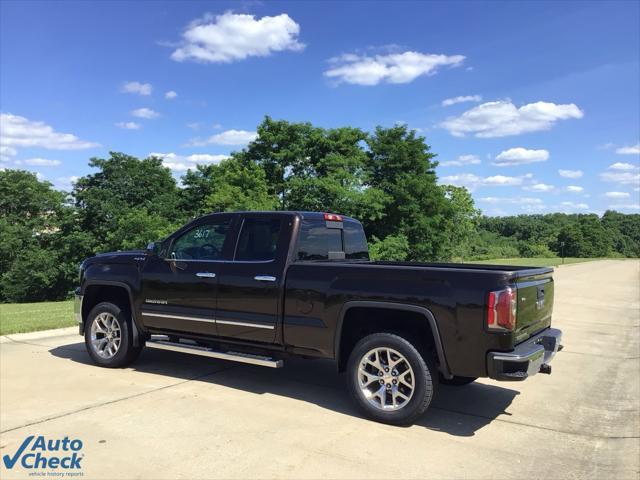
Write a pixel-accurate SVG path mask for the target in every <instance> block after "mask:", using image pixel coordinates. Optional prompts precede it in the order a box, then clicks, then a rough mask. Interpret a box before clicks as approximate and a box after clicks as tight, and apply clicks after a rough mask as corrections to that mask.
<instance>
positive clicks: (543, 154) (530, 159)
mask: <svg viewBox="0 0 640 480" xmlns="http://www.w3.org/2000/svg"><path fill="white" fill-rule="evenodd" d="M548 159H549V152H548V151H547V150H529V149H526V148H522V147H515V148H510V149H509V150H504V151H503V152H500V154H499V155H498V156H497V157H496V160H495V161H494V162H493V165H496V166H498V167H509V166H513V165H524V164H527V163H535V162H545V161H546V160H548Z"/></svg>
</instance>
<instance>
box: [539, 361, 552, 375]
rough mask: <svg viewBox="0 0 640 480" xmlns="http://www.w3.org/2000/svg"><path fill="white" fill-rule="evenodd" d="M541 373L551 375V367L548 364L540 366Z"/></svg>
mask: <svg viewBox="0 0 640 480" xmlns="http://www.w3.org/2000/svg"><path fill="white" fill-rule="evenodd" d="M540 373H544V374H547V375H551V365H549V364H548V363H543V364H542V365H540Z"/></svg>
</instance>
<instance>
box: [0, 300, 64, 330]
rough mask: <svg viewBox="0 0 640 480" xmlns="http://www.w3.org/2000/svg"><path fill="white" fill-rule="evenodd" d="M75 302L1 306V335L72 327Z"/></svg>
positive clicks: (7, 304)
mask: <svg viewBox="0 0 640 480" xmlns="http://www.w3.org/2000/svg"><path fill="white" fill-rule="evenodd" d="M74 325H76V321H75V319H74V317H73V301H72V300H65V301H63V302H38V303H5V304H0V335H8V334H10V333H24V332H35V331H38V330H48V329H51V328H62V327H72V326H74Z"/></svg>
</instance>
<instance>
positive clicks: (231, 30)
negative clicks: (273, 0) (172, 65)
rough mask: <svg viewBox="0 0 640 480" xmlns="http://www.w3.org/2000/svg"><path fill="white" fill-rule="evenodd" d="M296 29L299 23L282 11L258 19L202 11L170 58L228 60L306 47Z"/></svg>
mask: <svg viewBox="0 0 640 480" xmlns="http://www.w3.org/2000/svg"><path fill="white" fill-rule="evenodd" d="M299 33H300V25H298V24H297V23H296V22H294V21H293V20H292V19H291V17H289V15H287V14H285V13H283V14H280V15H277V16H275V17H262V18H259V19H256V17H255V16H254V15H244V14H235V13H231V12H225V13H223V14H222V15H216V16H215V17H213V16H211V15H205V16H204V17H203V18H201V19H198V20H196V21H194V22H191V23H190V24H189V25H188V26H187V28H186V30H185V31H184V33H183V34H182V38H183V41H182V43H181V45H180V47H179V48H177V49H176V50H175V51H174V52H173V53H172V54H171V58H172V59H173V60H175V61H177V62H183V61H185V60H193V61H196V62H201V63H229V62H233V61H236V60H244V59H245V58H247V57H266V56H268V55H271V54H272V53H273V52H281V51H284V50H291V51H294V52H299V51H301V50H303V49H304V47H305V45H304V44H303V43H300V42H299V41H298V35H299Z"/></svg>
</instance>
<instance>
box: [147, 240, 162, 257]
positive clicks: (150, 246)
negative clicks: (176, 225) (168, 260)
mask: <svg viewBox="0 0 640 480" xmlns="http://www.w3.org/2000/svg"><path fill="white" fill-rule="evenodd" d="M158 247H159V244H158V243H156V242H149V243H147V253H151V254H153V255H156V254H157V253H158Z"/></svg>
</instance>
